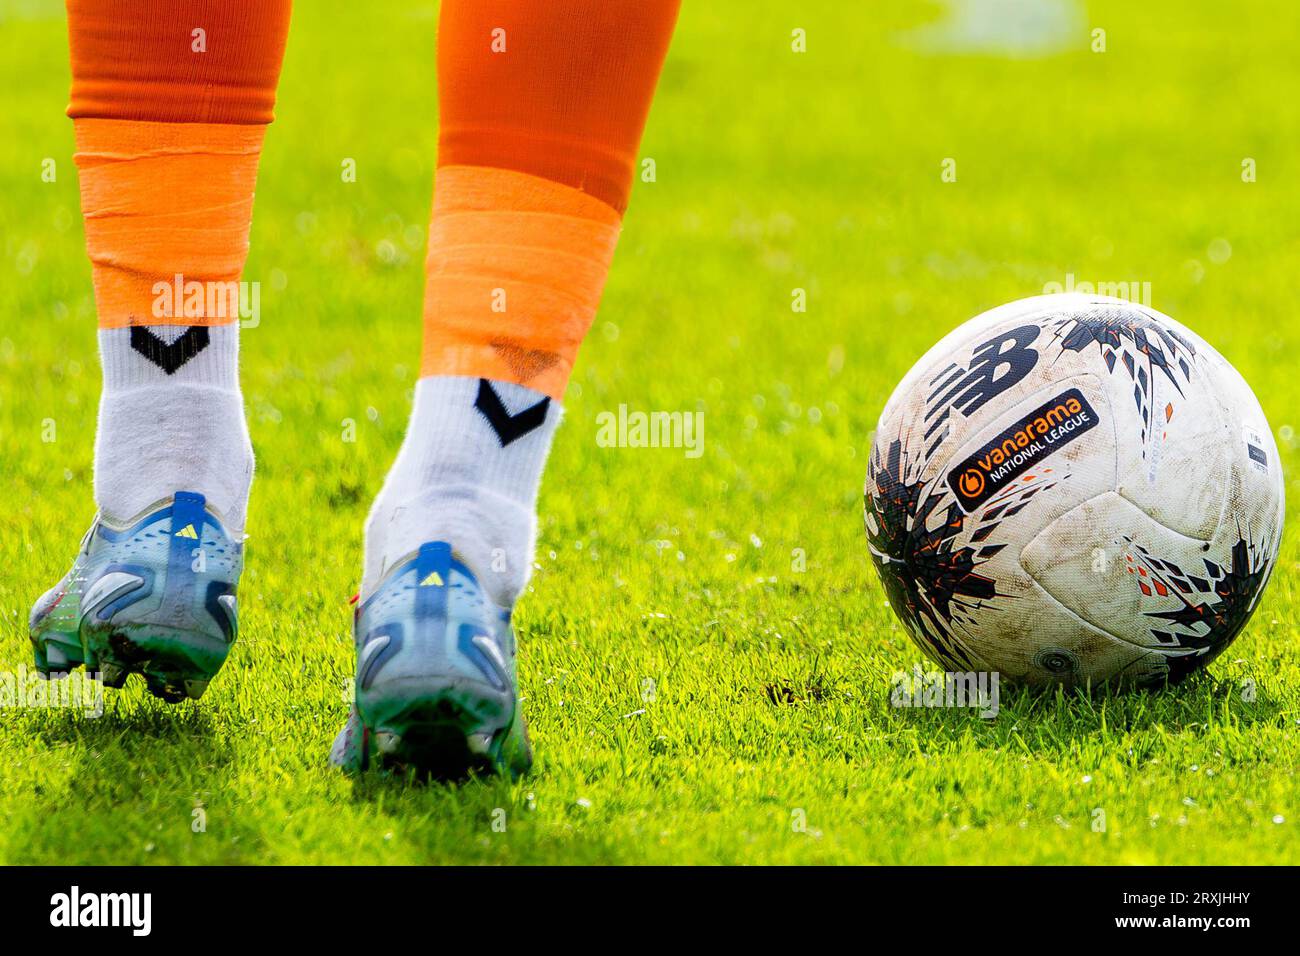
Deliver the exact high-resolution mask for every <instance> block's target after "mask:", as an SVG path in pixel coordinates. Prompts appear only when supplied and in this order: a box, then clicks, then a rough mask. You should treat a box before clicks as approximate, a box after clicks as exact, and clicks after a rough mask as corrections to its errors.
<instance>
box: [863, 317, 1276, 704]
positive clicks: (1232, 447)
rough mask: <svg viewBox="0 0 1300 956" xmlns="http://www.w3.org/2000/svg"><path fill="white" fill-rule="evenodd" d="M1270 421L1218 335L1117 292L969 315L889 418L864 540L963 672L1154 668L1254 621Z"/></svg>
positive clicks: (869, 489) (1107, 674)
mask: <svg viewBox="0 0 1300 956" xmlns="http://www.w3.org/2000/svg"><path fill="white" fill-rule="evenodd" d="M1283 494H1284V492H1283V483H1282V469H1281V464H1280V462H1279V460H1278V452H1277V446H1276V444H1275V443H1274V441H1273V435H1272V432H1271V431H1270V430H1269V427H1268V422H1267V421H1266V420H1265V418H1264V412H1263V411H1262V410H1261V409H1260V406H1259V402H1258V401H1257V400H1256V399H1255V396H1254V393H1252V392H1251V390H1250V387H1249V386H1248V385H1247V384H1246V382H1245V381H1244V380H1243V379H1242V377H1241V376H1240V375H1239V374H1238V373H1237V371H1236V370H1235V369H1234V368H1233V367H1232V366H1231V365H1229V364H1228V362H1227V361H1226V360H1225V359H1224V358H1223V357H1222V356H1221V355H1219V353H1217V352H1216V351H1214V349H1212V348H1211V347H1210V346H1209V345H1208V344H1207V343H1206V342H1205V341H1204V340H1203V339H1201V338H1200V337H1199V336H1197V335H1196V334H1195V333H1193V332H1191V331H1189V330H1188V329H1186V328H1184V327H1183V326H1181V325H1179V324H1178V323H1177V322H1175V321H1173V320H1172V319H1170V318H1168V317H1167V316H1165V315H1162V314H1160V313H1159V312H1156V311H1153V310H1152V309H1148V308H1145V307H1143V306H1140V305H1134V304H1132V303H1129V302H1125V301H1122V300H1119V299H1112V298H1110V297H1107V296H1092V295H1082V294H1076V293H1068V294H1064V295H1044V296H1037V297H1035V298H1031V299H1023V300H1021V301H1019V302H1012V303H1011V304H1009V305H1004V306H1002V307H1001V308H997V309H993V310H992V311H990V312H986V313H984V314H983V315H981V316H978V317H977V318H974V319H972V320H971V321H969V322H967V323H965V324H964V325H962V326H960V327H959V328H957V329H956V330H955V331H953V332H952V333H951V334H949V335H948V336H947V337H945V338H944V339H943V340H942V341H941V342H940V343H939V344H938V345H936V346H935V347H934V348H932V349H931V350H930V351H929V352H927V353H926V354H925V356H924V357H923V358H922V359H921V360H920V361H919V362H917V363H916V365H915V366H914V367H913V368H912V370H911V371H910V372H909V373H908V374H907V377H906V378H904V379H903V381H902V383H901V384H900V385H899V386H898V388H897V389H896V390H895V391H894V394H893V396H892V397H891V398H890V399H889V402H888V404H887V405H886V406H885V410H884V412H883V413H882V414H881V417H880V425H879V427H878V429H877V431H876V435H875V443H874V446H873V448H872V452H871V465H870V468H869V470H868V472H867V483H866V495H865V498H866V524H867V539H868V542H869V545H870V549H871V555H872V557H873V559H874V561H875V564H876V568H877V570H878V571H879V573H880V578H881V580H882V581H883V582H884V585H885V590H886V592H887V593H888V595H889V603H890V606H891V607H892V608H893V609H894V611H895V612H896V613H897V614H898V616H899V617H900V618H901V619H902V620H903V623H904V624H905V625H906V627H907V629H908V631H909V632H910V633H911V635H912V637H913V639H914V640H915V641H916V643H917V644H918V645H919V646H920V647H921V649H922V650H923V651H925V652H926V653H927V654H928V655H929V656H930V657H932V658H933V659H934V660H935V661H937V662H938V663H939V664H940V665H941V666H943V667H944V669H945V670H949V671H981V670H985V671H997V672H999V673H1000V675H1001V676H1002V677H1003V678H1004V679H1008V680H1018V681H1021V682H1024V683H1029V684H1036V685H1037V684H1050V683H1063V684H1069V685H1074V684H1083V683H1087V682H1092V683H1094V684H1096V683H1102V682H1116V683H1128V682H1133V683H1139V684H1151V683H1160V682H1164V681H1166V680H1168V681H1171V682H1173V681H1177V680H1180V679H1181V678H1183V677H1185V676H1186V675H1187V674H1189V673H1190V672H1192V671H1194V670H1197V669H1198V668H1201V667H1203V666H1205V664H1207V663H1208V662H1209V661H1210V660H1212V659H1213V658H1214V657H1215V656H1216V655H1218V654H1219V653H1220V652H1221V651H1222V650H1223V649H1224V648H1225V647H1227V646H1228V644H1229V643H1231V642H1232V640H1233V639H1234V638H1235V637H1236V636H1237V635H1238V634H1239V633H1240V632H1241V630H1242V628H1243V627H1244V626H1245V624H1246V621H1247V620H1248V619H1249V618H1250V615H1251V613H1252V612H1253V611H1254V610H1255V607H1256V605H1257V604H1258V602H1259V599H1260V594H1261V592H1262V591H1263V589H1264V585H1265V584H1266V583H1267V581H1268V577H1269V573H1270V572H1271V571H1272V569H1273V564H1274V562H1275V561H1276V559H1277V551H1278V544H1279V541H1280V539H1281V536H1282V520H1283V511H1284V501H1283Z"/></svg>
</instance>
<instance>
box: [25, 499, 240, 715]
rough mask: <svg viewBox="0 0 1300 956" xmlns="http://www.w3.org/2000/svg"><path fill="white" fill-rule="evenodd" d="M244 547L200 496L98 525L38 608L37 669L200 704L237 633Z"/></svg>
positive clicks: (33, 630)
mask: <svg viewBox="0 0 1300 956" xmlns="http://www.w3.org/2000/svg"><path fill="white" fill-rule="evenodd" d="M242 567H243V543H242V541H234V540H232V539H231V536H230V535H229V534H228V533H227V532H226V529H225V528H224V527H223V526H222V523H221V521H220V519H219V518H218V517H217V516H216V515H215V514H214V513H213V512H212V511H211V510H210V509H208V508H207V507H206V503H205V501H204V498H203V495H200V494H194V493H192V492H186V491H178V492H177V493H176V494H175V495H174V496H173V497H172V498H171V500H170V501H166V502H163V503H162V504H161V506H160V507H158V508H157V509H156V510H154V511H152V512H150V513H148V514H146V515H145V516H144V517H142V518H139V519H138V520H136V521H134V522H133V523H131V524H129V525H128V526H125V527H115V526H113V525H111V524H110V523H109V522H108V521H106V520H105V519H104V518H103V517H102V516H101V517H98V518H96V519H95V523H94V524H93V525H92V526H91V528H90V530H89V531H88V532H86V536H85V538H84V539H83V540H82V542H81V550H80V552H79V553H78V554H77V560H76V561H75V563H74V564H73V565H72V570H71V571H69V572H68V573H67V574H66V575H65V576H64V578H63V580H62V581H60V582H59V583H58V584H57V585H55V586H54V587H53V588H52V589H50V590H49V591H47V592H46V593H45V594H44V595H42V596H41V598H40V600H38V601H37V602H36V606H35V607H33V608H32V614H31V621H30V634H31V639H32V645H33V647H34V649H35V656H36V669H37V670H38V671H39V672H40V673H41V674H43V675H45V676H49V677H57V676H62V675H64V674H66V673H67V672H68V671H69V670H70V669H72V668H74V667H78V666H80V665H82V664H84V665H85V666H86V669H87V670H88V671H92V672H94V671H98V672H99V675H100V679H101V680H102V681H103V682H104V684H105V685H106V686H108V687H121V686H122V685H123V684H125V683H126V679H127V677H128V676H129V675H130V674H133V673H134V674H141V675H143V676H144V679H145V683H146V684H147V685H148V688H149V691H150V693H152V694H153V695H154V696H156V697H160V698H162V699H163V700H165V701H168V702H171V703H174V702H177V701H181V700H185V699H186V698H193V699H198V698H199V697H202V696H203V692H204V691H205V690H207V687H208V682H209V681H210V680H212V678H213V677H214V676H216V673H217V671H219V670H220V669H221V665H222V664H223V663H225V660H226V656H227V655H228V654H229V653H230V647H231V645H232V644H234V642H235V636H236V633H237V625H236V608H235V588H236V585H237V584H238V583H239V573H240V570H241V569H242Z"/></svg>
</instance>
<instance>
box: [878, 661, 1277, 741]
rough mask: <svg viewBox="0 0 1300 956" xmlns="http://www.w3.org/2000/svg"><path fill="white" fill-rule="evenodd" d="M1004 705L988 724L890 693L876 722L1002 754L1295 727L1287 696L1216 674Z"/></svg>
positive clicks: (1004, 692)
mask: <svg viewBox="0 0 1300 956" xmlns="http://www.w3.org/2000/svg"><path fill="white" fill-rule="evenodd" d="M1252 697H1253V699H1249V698H1252ZM997 704H998V706H997V712H996V715H995V716H992V717H984V716H981V713H980V711H981V709H982V708H980V707H978V706H969V707H951V706H945V707H924V706H915V707H913V706H903V707H896V706H893V705H892V703H891V700H890V695H889V694H888V693H886V694H885V695H884V698H883V700H882V701H881V702H880V704H879V709H878V710H877V711H876V715H875V716H877V717H878V718H879V719H880V721H881V723H882V724H883V727H882V729H886V730H891V731H903V730H905V729H907V728H911V729H913V730H916V731H918V732H923V733H924V734H925V736H926V739H927V741H929V742H932V743H933V744H934V745H936V746H942V745H944V744H956V743H958V742H966V743H974V744H975V745H977V746H986V747H995V748H996V747H1001V746H1004V745H1006V744H1008V743H1011V742H1017V743H1020V744H1022V745H1023V743H1024V742H1025V741H1026V740H1028V739H1029V738H1030V737H1033V738H1036V739H1037V740H1038V741H1039V742H1040V743H1041V744H1044V745H1048V746H1050V745H1052V744H1057V745H1061V746H1065V745H1068V743H1069V742H1070V740H1072V739H1077V738H1080V737H1093V736H1096V735H1099V734H1104V735H1107V736H1116V735H1126V734H1131V733H1141V732H1148V731H1157V730H1159V731H1161V732H1163V733H1166V734H1181V733H1192V732H1195V731H1197V730H1198V729H1200V730H1208V729H1210V728H1227V727H1242V728H1246V727H1254V728H1261V727H1268V726H1275V727H1278V728H1282V727H1285V726H1286V725H1287V721H1288V718H1287V713H1288V710H1287V706H1286V702H1285V701H1284V700H1282V698H1281V696H1280V695H1278V694H1275V693H1269V692H1266V691H1264V690H1260V691H1258V692H1257V693H1256V694H1253V695H1251V694H1245V693H1243V688H1242V686H1241V685H1239V684H1236V683H1234V682H1232V681H1229V680H1216V679H1215V678H1213V677H1212V676H1210V675H1209V674H1199V675H1195V676H1193V677H1192V678H1189V679H1188V680H1187V681H1185V682H1183V683H1181V684H1179V685H1177V686H1170V687H1160V688H1154V689H1147V690H1138V689H1134V690H1116V689H1107V688H1103V689H1094V690H1092V691H1089V690H1086V689H1074V690H1067V689H1064V688H1050V689H1033V688H1027V687H1004V688H1002V689H1001V692H1000V695H999V699H998V701H997Z"/></svg>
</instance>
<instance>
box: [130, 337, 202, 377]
mask: <svg viewBox="0 0 1300 956" xmlns="http://www.w3.org/2000/svg"><path fill="white" fill-rule="evenodd" d="M208 341H209V339H208V327H207V326H206V325H191V326H190V327H189V328H188V329H186V330H185V332H184V334H182V335H181V337H180V338H178V339H177V340H176V341H174V342H164V341H163V340H162V339H160V338H158V336H156V335H154V334H153V333H152V332H150V331H149V330H148V329H147V328H145V327H144V326H143V325H133V326H131V348H133V349H135V350H136V351H137V352H139V353H140V354H141V355H143V356H144V357H145V358H147V359H148V360H149V361H150V362H153V364H154V365H157V366H158V367H159V368H160V369H162V370H163V371H164V372H166V373H167V374H168V375H171V374H172V373H173V372H175V371H176V370H177V369H178V368H180V367H181V366H182V365H184V364H185V363H186V362H188V361H189V360H190V359H192V358H194V356H196V355H198V354H199V353H200V352H202V351H203V350H204V349H205V348H207V347H208Z"/></svg>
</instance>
